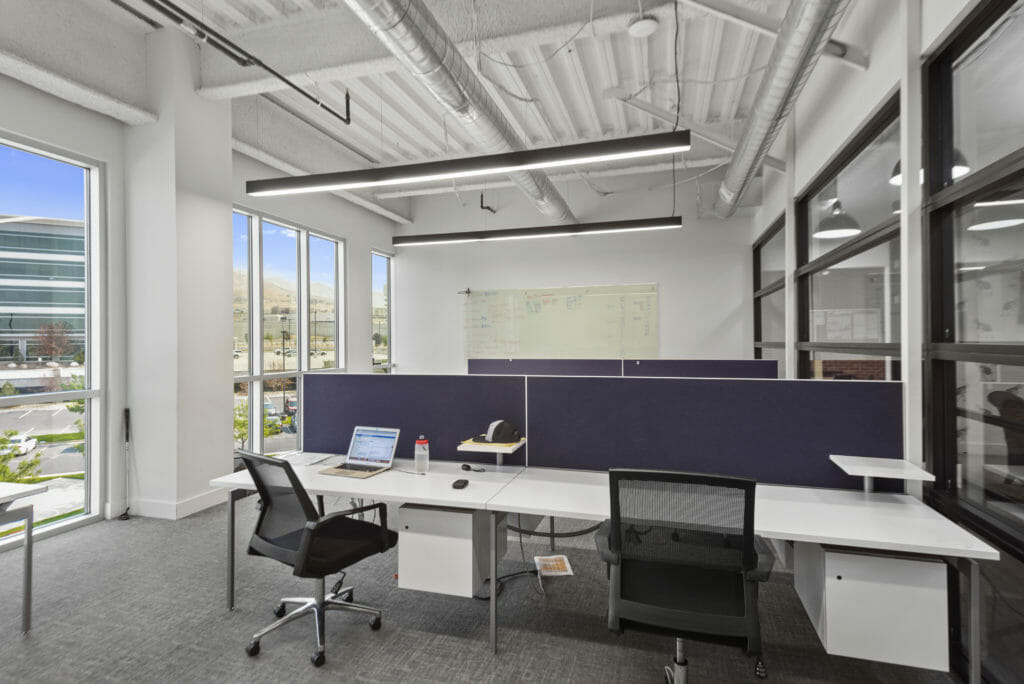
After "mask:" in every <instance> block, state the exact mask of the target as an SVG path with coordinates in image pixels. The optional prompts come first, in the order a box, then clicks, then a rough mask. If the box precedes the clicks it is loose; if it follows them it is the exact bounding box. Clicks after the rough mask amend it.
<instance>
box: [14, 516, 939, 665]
mask: <svg viewBox="0 0 1024 684" xmlns="http://www.w3.org/2000/svg"><path fill="white" fill-rule="evenodd" d="M254 501H255V500H254V499H253V498H249V499H245V500H244V501H242V502H240V503H239V505H238V511H239V522H238V530H239V534H238V537H239V539H238V553H239V554H240V555H239V556H238V559H239V560H238V568H237V574H236V577H237V583H236V607H235V610H234V611H230V612H229V611H227V610H226V606H225V561H224V545H225V521H226V516H225V509H224V506H218V507H216V508H213V509H210V510H207V511H204V512H202V513H199V514H196V515H194V516H191V517H189V518H186V519H184V520H179V521H177V522H168V521H162V520H153V519H147V518H132V519H131V520H128V521H119V520H112V521H106V522H101V523H96V524H94V525H89V526H86V527H84V528H81V529H78V530H74V531H71V532H68V533H66V534H62V535H58V536H55V537H51V538H49V539H45V540H42V541H39V542H37V544H36V548H35V592H34V595H35V606H34V608H35V609H34V612H33V629H32V631H31V633H30V634H28V635H23V634H22V633H21V631H20V610H21V562H22V554H21V551H20V549H14V550H11V551H8V552H5V553H2V554H0V681H4V682H129V681H130V682H243V681H244V682H274V681H294V682H301V681H344V682H481V681H496V682H516V681H531V682H559V683H561V682H645V681H646V682H658V681H661V679H662V667H663V666H664V665H666V664H667V663H668V662H669V659H670V656H671V653H672V649H673V642H672V640H671V639H668V638H665V637H659V636H654V635H648V634H639V633H626V634H624V635H622V636H617V635H615V634H612V633H610V632H608V631H607V629H606V601H607V595H606V591H607V584H606V580H605V573H604V567H603V566H602V565H601V564H600V562H599V561H598V559H597V556H596V553H595V552H594V551H593V546H592V541H591V540H590V538H589V537H588V538H579V539H574V540H568V541H566V542H564V543H562V542H560V543H559V551H560V552H564V553H566V554H567V555H568V556H569V559H570V561H571V563H572V565H573V569H574V571H575V575H574V576H572V577H559V578H548V579H546V580H545V584H544V588H545V593H544V594H541V593H539V592H538V590H537V587H536V581H535V580H533V579H525V578H524V579H517V580H514V581H509V582H507V583H506V585H505V588H504V591H503V592H502V594H501V595H500V597H499V602H498V608H499V612H498V617H499V623H498V624H499V631H498V638H499V652H498V654H497V655H493V654H492V653H491V652H490V648H489V645H488V632H487V625H488V603H487V602H486V601H479V600H474V599H466V598H456V597H447V596H441V595H436V594H427V593H421V592H414V591H409V590H403V589H399V588H398V587H397V582H396V580H395V579H394V573H395V571H396V566H397V561H396V556H395V551H394V550H392V551H391V552H389V553H387V554H382V555H380V556H376V557H374V558H371V559H368V560H367V561H364V562H363V563H361V564H359V565H357V566H355V567H353V568H352V569H351V571H350V572H349V575H348V580H349V582H347V583H352V584H354V585H355V592H356V600H357V601H359V602H361V603H367V604H370V605H373V606H377V607H380V608H382V609H383V611H384V624H383V627H382V628H381V629H380V631H376V632H375V631H371V630H370V628H369V626H368V621H367V619H366V617H365V616H362V615H356V614H351V615H349V614H347V613H330V614H328V618H327V664H326V665H324V666H323V667H322V668H320V669H316V668H314V667H313V666H312V665H311V664H310V662H309V655H310V653H311V652H312V651H313V647H314V644H315V637H314V631H313V630H314V628H313V622H312V619H311V618H304V619H302V620H299V621H296V622H294V623H292V624H290V625H287V626H286V627H284V628H282V629H280V630H278V631H277V632H274V633H272V634H270V635H268V636H266V637H265V638H264V639H263V642H262V652H261V653H260V654H259V655H258V656H257V657H255V658H249V657H247V656H246V654H245V651H244V647H245V645H246V644H247V643H248V641H249V637H250V636H251V634H252V633H253V632H254V631H255V630H257V629H259V628H261V627H263V626H265V625H266V624H269V623H270V622H271V621H272V620H273V616H272V614H271V610H272V609H273V606H274V604H275V602H276V600H277V599H278V598H280V597H282V596H286V595H287V596H295V595H298V596H308V595H311V593H312V592H311V590H310V586H309V581H308V580H299V579H297V578H295V577H293V576H292V575H291V574H290V572H289V570H288V569H287V568H285V567H284V566H282V565H280V564H278V563H276V562H274V561H271V560H268V559H265V558H255V557H250V556H246V555H244V545H245V542H246V540H247V539H248V534H249V532H250V531H251V529H252V525H253V521H254V519H255V516H254V510H255V508H254ZM524 550H525V555H526V557H527V558H531V557H532V556H533V555H535V554H542V553H545V552H546V551H547V543H546V542H544V543H543V544H541V543H538V542H536V541H534V542H529V541H528V542H527V543H526V544H525V547H524ZM523 567H525V566H524V564H523V563H522V561H521V555H520V546H519V540H518V537H516V536H511V537H510V539H509V552H508V554H507V555H506V557H505V559H504V560H503V561H502V563H501V566H500V567H499V570H500V573H501V574H505V573H508V572H514V571H515V570H518V569H521V568H523ZM760 609H761V621H762V633H763V640H764V652H765V653H764V658H765V662H766V664H767V666H768V671H769V679H768V681H769V682H857V683H865V682H885V683H891V682H908V683H909V682H951V681H954V680H953V679H951V678H950V677H949V676H948V675H946V674H942V673H935V672H929V671H925V670H917V669H913V668H906V667H897V666H890V665H884V664H881V663H872V662H867V661H862V660H855V659H850V658H841V657H835V656H828V655H826V654H825V653H824V651H823V649H822V647H821V644H820V643H819V642H818V639H817V636H816V635H815V633H814V630H813V628H812V627H811V624H810V622H809V621H808V619H807V617H806V616H805V615H804V613H803V610H802V608H801V606H800V603H799V600H798V598H797V596H796V594H795V592H794V591H793V587H792V582H791V579H790V578H789V576H788V575H787V574H786V573H778V574H777V576H776V577H774V578H773V579H772V580H771V581H769V582H767V583H766V584H765V585H763V588H762V590H761V600H760ZM688 656H689V659H690V681H691V682H693V683H698V682H744V681H746V682H751V683H753V682H755V681H759V680H756V679H755V678H754V676H753V661H752V660H751V659H750V658H748V657H747V656H745V655H744V654H743V653H742V651H741V650H740V649H738V648H735V647H729V646H724V645H715V644H703V643H697V642H690V643H689V644H688Z"/></svg>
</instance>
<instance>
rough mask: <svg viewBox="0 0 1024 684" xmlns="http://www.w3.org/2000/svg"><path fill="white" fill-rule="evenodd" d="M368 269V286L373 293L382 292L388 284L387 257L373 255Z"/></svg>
mask: <svg viewBox="0 0 1024 684" xmlns="http://www.w3.org/2000/svg"><path fill="white" fill-rule="evenodd" d="M371 258H372V261H371V266H372V268H371V269H370V272H371V274H372V275H371V276H370V278H371V280H370V284H371V286H372V287H373V291H374V292H383V291H384V289H385V287H386V285H387V282H388V261H389V259H388V258H387V257H384V256H381V255H380V254H373V255H372V257H371Z"/></svg>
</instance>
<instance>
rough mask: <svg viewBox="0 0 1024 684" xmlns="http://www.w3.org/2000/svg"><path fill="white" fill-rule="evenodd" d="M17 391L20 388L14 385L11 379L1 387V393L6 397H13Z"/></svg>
mask: <svg viewBox="0 0 1024 684" xmlns="http://www.w3.org/2000/svg"><path fill="white" fill-rule="evenodd" d="M17 393H18V388H17V387H15V386H14V385H12V384H11V383H10V381H8V382H5V383H4V386H3V387H0V395H3V396H5V397H13V396H14V395H15V394H17Z"/></svg>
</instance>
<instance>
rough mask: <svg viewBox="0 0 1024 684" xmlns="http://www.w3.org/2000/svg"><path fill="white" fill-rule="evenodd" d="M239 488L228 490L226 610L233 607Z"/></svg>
mask: <svg viewBox="0 0 1024 684" xmlns="http://www.w3.org/2000/svg"><path fill="white" fill-rule="evenodd" d="M238 491H239V490H237V489H232V490H231V491H229V492H228V610H234V609H235V501H237V499H238V497H237V496H236V494H237V493H238Z"/></svg>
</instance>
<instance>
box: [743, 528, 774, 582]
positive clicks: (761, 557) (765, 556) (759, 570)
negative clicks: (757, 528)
mask: <svg viewBox="0 0 1024 684" xmlns="http://www.w3.org/2000/svg"><path fill="white" fill-rule="evenodd" d="M754 552H755V553H756V554H757V567H756V568H752V569H750V570H747V574H746V578H747V579H748V580H752V581H754V582H764V581H765V580H767V579H768V577H769V576H771V574H772V568H773V567H775V553H774V552H772V548H771V546H770V545H769V544H768V542H766V541H765V540H764V539H763V538H762V537H759V536H757V535H754Z"/></svg>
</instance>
